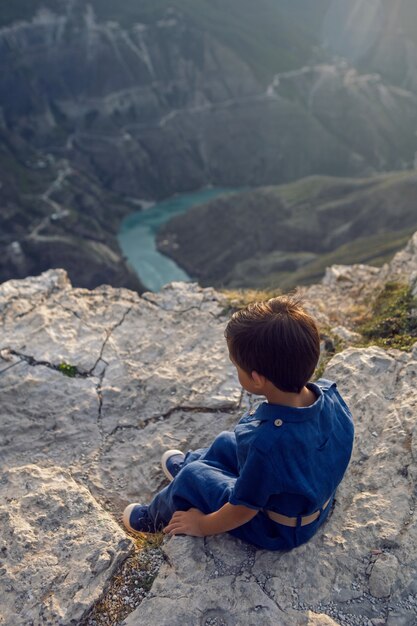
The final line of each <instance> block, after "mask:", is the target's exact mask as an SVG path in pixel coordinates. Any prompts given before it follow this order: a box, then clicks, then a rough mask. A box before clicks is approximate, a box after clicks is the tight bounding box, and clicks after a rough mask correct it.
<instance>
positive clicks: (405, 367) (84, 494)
mask: <svg viewBox="0 0 417 626" xmlns="http://www.w3.org/2000/svg"><path fill="white" fill-rule="evenodd" d="M413 259H414V256H413V255H411V256H410V257H407V259H405V261H404V263H403V261H401V258H400V260H398V259H395V263H394V264H393V265H392V267H391V266H389V265H388V266H386V267H384V268H381V269H380V270H377V272H378V273H375V272H373V270H371V273H372V275H373V276H374V285H373V286H375V284H378V285H379V284H382V280H383V279H382V275H383V276H384V278H386V279H389V278H390V276H391V275H392V276H394V275H395V272H396V271H397V268H398V267H403V268H407V276H410V275H411V273H412V272H413V271H417V267H416V265H414V263H415V261H414V260H413ZM413 267H414V269H413ZM355 272H358V273H357V274H355ZM390 272H392V273H390ZM343 273H344V274H345V275H346V274H347V275H349V276H350V279H349V281H346V280H345V281H340V280H337V281H335V283H334V284H332V285H331V286H326V285H314V286H311V287H308V288H303V290H300V291H301V292H302V294H303V295H304V298H305V300H306V303H307V306H308V307H309V308H310V310H311V311H312V312H313V313H314V314H315V315H316V316H317V317H318V318H319V320H320V322H321V323H322V324H323V325H324V326H325V327H326V328H330V329H331V328H337V326H343V327H344V328H345V329H347V330H348V331H351V329H352V323H351V320H352V318H353V315H354V314H355V311H357V307H358V306H362V303H363V302H365V300H366V299H367V298H368V296H369V295H370V294H371V293H372V290H371V289H372V285H370V284H369V283H370V281H369V280H368V278H369V276H370V273H369V272H368V270H367V269H363V268H360V269H352V270H351V271H350V273H349V271H348V270H343ZM355 276H356V278H355ZM362 279H363V280H364V281H365V282H361V280H362ZM355 307H356V308H355ZM226 321H227V315H226V314H225V302H224V300H223V297H222V296H221V295H220V294H217V293H216V292H214V291H213V290H212V289H201V288H200V287H198V286H197V285H193V284H186V285H184V284H181V283H180V284H173V285H170V286H168V287H166V288H165V289H164V290H162V291H161V292H160V293H157V294H143V296H142V297H140V296H139V295H138V294H136V293H132V292H129V291H127V290H124V289H113V288H110V287H104V286H103V287H101V288H98V289H95V290H94V291H87V290H85V289H72V288H71V285H70V283H69V282H68V280H67V278H66V276H65V273H63V272H62V271H60V270H51V271H49V272H46V273H45V274H43V275H41V276H39V277H36V278H29V279H27V280H24V281H11V282H9V283H4V284H3V285H0V396H1V403H0V424H1V427H0V458H1V462H2V466H3V477H2V479H1V480H0V490H1V494H0V495H1V496H2V498H1V499H0V503H1V504H2V509H1V515H2V521H3V528H4V529H5V533H6V539H5V540H4V541H6V544H7V545H3V544H2V546H1V547H3V548H6V549H7V550H9V552H4V550H3V551H2V553H1V554H2V562H1V568H3V569H4V572H3V570H2V572H3V578H2V582H1V583H0V585H3V584H4V585H6V586H9V587H10V589H12V590H11V591H6V590H5V589H3V588H1V590H0V604H1V605H2V609H1V611H0V612H1V614H2V615H3V616H4V615H6V616H7V617H6V618H5V617H3V624H5V625H6V624H7V620H8V619H9V617H8V616H11V615H12V616H14V617H13V618H10V619H11V620H12V621H11V622H10V619H9V623H13V624H19V619H24V618H21V616H22V615H25V614H24V613H22V612H23V611H26V612H28V611H29V613H28V615H29V617H28V618H27V622H26V623H27V624H30V623H31V622H30V620H32V621H33V622H34V624H38V623H39V624H40V623H42V621H41V620H42V619H44V617H43V616H47V618H48V619H50V621H51V622H52V623H54V624H55V623H57V624H60V625H61V624H62V625H66V624H70V623H71V620H79V619H80V617H81V615H82V614H83V613H84V612H85V611H86V610H87V609H88V608H89V607H90V606H91V604H92V603H93V602H94V601H95V600H96V599H97V597H98V595H99V594H100V592H101V591H102V589H103V586H104V585H105V583H106V581H107V580H108V578H109V577H110V576H111V573H112V572H113V571H114V570H115V568H117V564H118V563H119V560H120V559H121V558H124V556H125V555H126V552H127V546H128V544H127V543H125V542H124V539H123V537H126V535H125V534H124V533H123V532H122V531H121V530H120V529H118V527H117V525H116V524H115V522H113V521H112V519H111V518H110V517H109V514H108V513H109V512H110V513H112V514H114V515H115V516H118V515H120V512H121V511H122V509H123V507H124V506H125V505H126V504H127V503H128V502H129V501H130V502H131V501H138V502H144V503H146V502H148V501H149V499H150V498H151V497H152V495H153V493H155V492H156V491H157V490H158V489H160V488H161V487H162V486H163V485H164V484H166V483H165V478H164V476H163V474H162V472H161V469H160V465H159V459H160V455H161V453H162V452H163V451H164V450H166V449H168V448H181V449H184V450H186V449H187V448H196V447H201V446H204V445H208V444H209V443H210V441H211V440H212V438H213V437H214V436H215V435H216V434H217V433H218V432H219V431H221V430H223V429H230V428H232V427H233V425H234V423H235V422H236V421H237V420H238V419H239V416H240V415H241V414H242V413H243V411H244V410H246V408H247V407H250V406H252V405H253V403H254V399H253V398H251V397H249V396H247V395H246V394H242V393H241V389H240V387H239V384H238V381H237V377H236V374H235V371H234V368H233V366H232V364H231V363H230V361H229V360H228V358H227V347H226V344H225V341H224V337H223V331H224V326H225V324H226ZM64 362H65V363H67V364H68V365H70V366H71V367H72V369H70V371H69V372H68V371H67V372H66V373H70V374H72V376H65V370H64V371H63V370H62V369H60V368H59V366H60V365H62V363H64ZM416 375H417V344H416V345H415V346H414V349H413V350H412V351H411V352H409V353H403V352H399V351H397V350H389V351H384V350H382V349H380V348H376V347H371V348H367V349H364V348H353V347H350V348H348V349H347V350H345V351H343V352H341V353H339V354H337V355H336V356H335V357H334V358H333V359H332V360H331V361H330V363H329V364H328V366H327V369H326V371H325V376H327V377H328V378H330V379H334V380H336V381H337V383H338V386H339V388H340V390H341V392H342V394H343V396H344V397H345V399H346V401H347V402H348V404H349V406H350V407H351V410H352V413H353V416H354V420H355V424H356V443H355V448H354V452H353V457H352V462H351V465H350V468H349V470H348V472H347V474H346V477H345V479H344V481H343V482H342V484H341V486H340V488H339V490H338V492H337V494H336V499H335V504H334V507H333V510H332V511H331V514H330V516H329V519H328V521H327V522H326V524H325V526H324V527H323V528H322V529H321V530H320V532H319V533H318V534H317V535H316V536H315V537H314V538H313V539H312V540H311V541H310V542H309V543H307V544H306V545H303V546H300V547H299V548H297V549H295V550H293V551H291V552H282V553H273V552H266V551H261V550H255V549H254V548H252V547H251V546H248V545H245V544H243V543H241V542H239V541H237V540H235V539H233V538H232V537H230V536H228V535H223V536H216V537H210V538H205V539H195V538H189V537H175V538H172V539H170V540H167V541H166V542H165V543H164V546H163V551H164V553H165V556H166V560H165V563H164V565H163V566H162V568H161V570H160V573H159V575H158V577H157V579H156V580H155V583H154V585H153V587H152V589H151V591H150V593H149V594H148V596H147V598H146V599H145V600H144V601H143V602H142V604H140V605H139V606H138V607H137V608H136V609H135V610H134V611H133V612H132V613H131V614H130V615H129V616H128V617H127V618H126V620H125V624H126V625H129V626H132V625H135V626H136V625H137V626H140V625H141V624H145V623H146V624H149V625H150V626H153V625H155V626H157V625H158V626H159V625H160V624H170V626H183V625H184V624H190V626H191V625H192V626H194V625H195V624H196V623H202V624H205V625H206V626H210V625H213V624H217V625H220V624H227V626H229V625H232V626H233V625H236V626H240V625H248V626H249V625H250V626H251V625H252V624H253V625H255V624H266V625H268V624H271V625H274V626H299V625H300V624H306V625H308V624H309V623H310V624H314V623H317V624H321V623H323V624H324V623H326V621H325V620H327V623H329V624H331V623H332V621H333V623H335V624H337V625H339V626H348V625H351V626H357V625H360V626H362V625H363V624H369V623H378V620H381V619H382V618H384V619H386V616H387V615H388V614H389V620H391V621H388V623H390V624H393V625H394V624H396V622H395V619H397V620H398V624H403V623H404V624H407V625H408V624H413V621H412V620H414V619H415V618H417V584H416V581H417V525H416V524H415V514H416V512H415V511H416V507H415V484H416V480H417V464H416V459H417V426H416V421H415V412H416V407H417V392H416V389H415V380H416ZM29 458H30V462H31V463H32V465H31V466H30V468H28V467H27V463H28V459H29ZM60 465H64V466H65V468H66V469H65V470H62V469H60V468H59V467H58V466H60ZM68 472H70V473H68ZM86 487H87V488H88V490H87V489H86ZM29 491H30V493H29ZM7 498H9V500H10V501H7ZM28 511H30V516H28V515H27V512H28ZM64 516H65V523H64ZM42 519H43V520H44V521H42ZM49 520H51V525H50V526H48V523H49ZM16 528H19V529H20V532H18V533H16V532H15V531H14V529H16ZM102 528H103V529H104V530H103V532H102V531H101V529H102ZM97 529H99V531H97ZM12 531H14V535H12ZM77 533H78V534H77ZM91 533H92V534H93V536H94V537H93V536H92V534H91ZM76 538H78V539H76ZM2 540H3V536H2ZM77 541H79V542H80V543H79V544H78V543H77ZM71 542H72V543H71ZM26 544H27V546H26ZM58 544H59V545H58ZM66 545H73V549H72V550H71V553H70V556H69V557H66V558H68V562H69V564H70V567H69V573H68V569H65V566H64V565H63V562H62V558H59V557H60V556H62V550H64V548H65V546H66ZM57 546H58V547H57ZM59 546H64V547H63V548H61V547H59ZM1 547H0V548H1ZM110 547H111V549H112V550H113V553H112V554H109V553H107V548H110ZM23 550H25V555H26V557H27V555H28V554H30V560H28V559H27V558H26V563H25V565H26V568H24V567H23V566H22V565H20V561H21V556H22V555H23ZM10 551H11V552H10ZM16 555H17V556H16ZM71 559H72V560H71ZM397 563H398V564H400V565H398V566H397V565H396V564H397ZM4 574H6V576H4ZM66 574H68V575H67V576H66ZM65 576H66V578H65V581H64V577H65ZM3 580H4V581H6V582H3ZM60 581H61V582H60ZM48 585H49V587H48ZM29 590H30V593H32V596H31V597H30V598H29V596H28V595H27V594H28V593H29ZM45 590H48V593H49V592H50V593H51V594H52V595H50V596H45V593H46V591H45ZM68 590H70V591H68ZM67 591H68V593H67ZM369 591H371V594H373V595H370V593H369ZM386 592H388V595H386ZM10 594H12V595H10ZM25 594H26V595H25ZM71 594H72V596H71ZM48 597H49V598H50V600H48ZM71 598H72V599H71ZM28 601H29V602H28ZM48 602H49V604H48ZM389 607H391V608H390V610H388V609H389ZM36 611H37V612H38V613H36ZM39 616H41V617H39ZM410 616H411V617H410ZM5 619H6V621H4V620H5ZM25 619H26V618H25ZM36 620H38V622H37V621H36ZM54 620H55V621H54ZM320 620H321V621H320ZM331 620H332V621H331ZM407 620H408V621H407ZM0 623H1V621H0ZM22 623H24V621H23V622H22ZM76 623H77V621H76Z"/></svg>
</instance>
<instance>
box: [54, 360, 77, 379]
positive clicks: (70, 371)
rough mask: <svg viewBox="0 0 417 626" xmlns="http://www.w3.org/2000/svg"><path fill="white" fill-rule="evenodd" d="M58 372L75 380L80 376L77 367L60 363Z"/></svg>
mask: <svg viewBox="0 0 417 626" xmlns="http://www.w3.org/2000/svg"><path fill="white" fill-rule="evenodd" d="M58 370H59V371H60V372H61V373H62V374H64V376H68V377H69V378H75V377H76V376H77V374H78V370H77V368H76V367H75V365H69V363H60V364H59V365H58Z"/></svg>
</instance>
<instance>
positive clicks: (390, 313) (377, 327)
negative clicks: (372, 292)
mask: <svg viewBox="0 0 417 626" xmlns="http://www.w3.org/2000/svg"><path fill="white" fill-rule="evenodd" d="M416 308H417V300H416V298H414V297H413V294H412V293H411V288H410V286H409V285H407V284H405V283H400V282H388V283H387V284H386V285H385V286H384V288H383V289H382V291H381V292H380V293H379V294H378V296H377V298H376V300H375V302H374V303H373V306H372V309H371V312H370V313H369V314H368V315H367V317H366V319H364V320H363V322H362V323H361V324H360V325H359V327H358V328H357V330H358V332H360V333H361V334H362V336H363V337H364V339H365V345H366V346H368V345H371V344H372V345H377V346H380V347H382V348H398V349H399V350H406V351H407V350H410V349H411V348H412V346H413V344H414V343H415V342H416V341H417V313H416Z"/></svg>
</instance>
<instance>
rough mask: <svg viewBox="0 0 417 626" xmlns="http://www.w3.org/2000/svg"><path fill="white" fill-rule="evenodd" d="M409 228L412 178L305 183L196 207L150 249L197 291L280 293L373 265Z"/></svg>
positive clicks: (414, 206) (416, 197) (414, 222)
mask: <svg viewBox="0 0 417 626" xmlns="http://www.w3.org/2000/svg"><path fill="white" fill-rule="evenodd" d="M416 227H417V173H415V172H406V173H398V174H388V175H381V176H376V177H374V178H368V179H366V178H364V179H360V180H359V179H358V180H352V179H332V178H322V177H311V178H306V179H304V180H301V181H298V182H297V183H293V184H289V185H283V186H278V187H265V188H260V189H258V190H255V191H250V192H246V193H243V194H236V195H233V196H227V197H224V198H219V199H217V200H213V201H211V202H209V203H208V204H206V205H204V206H201V207H196V208H194V209H192V210H191V211H189V212H188V213H186V214H184V215H180V216H177V217H175V218H173V219H172V220H171V221H170V222H168V223H167V224H166V225H165V226H164V227H163V228H162V229H161V231H160V233H159V236H158V243H159V248H160V249H161V250H162V251H163V252H164V253H165V254H168V255H169V256H171V257H172V258H174V259H175V260H176V261H177V263H178V264H179V265H180V266H181V267H183V268H184V269H185V270H186V271H187V272H188V273H189V274H190V275H191V276H193V277H195V278H197V279H198V280H199V281H200V282H201V284H203V285H204V284H206V285H217V286H228V287H270V286H272V285H274V286H275V287H277V286H279V287H281V288H288V287H292V286H294V285H295V284H297V283H299V282H312V281H313V280H315V279H317V277H319V276H320V275H322V274H323V273H324V270H325V268H326V266H328V265H330V264H333V263H340V262H342V263H349V262H353V261H355V262H367V263H372V262H381V261H383V260H385V259H386V258H387V257H388V256H389V255H390V254H392V253H393V252H394V251H395V250H396V249H398V248H400V247H402V245H404V241H405V240H406V239H407V237H408V236H409V234H410V232H412V231H413V230H415V228H416Z"/></svg>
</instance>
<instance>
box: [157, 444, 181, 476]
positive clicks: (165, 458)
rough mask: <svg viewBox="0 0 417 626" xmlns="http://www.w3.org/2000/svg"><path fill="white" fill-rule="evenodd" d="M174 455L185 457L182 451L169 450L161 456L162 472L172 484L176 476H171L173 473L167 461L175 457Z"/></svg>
mask: <svg viewBox="0 0 417 626" xmlns="http://www.w3.org/2000/svg"><path fill="white" fill-rule="evenodd" d="M174 454H181V455H182V456H184V452H182V451H181V450H167V451H166V452H164V453H163V455H162V456H161V465H162V471H163V472H164V474H165V476H166V477H167V478H168V480H170V481H171V482H172V481H173V480H174V476H173V475H172V474H171V472H170V471H169V469H168V468H167V461H168V459H170V458H171V457H172V456H174Z"/></svg>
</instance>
